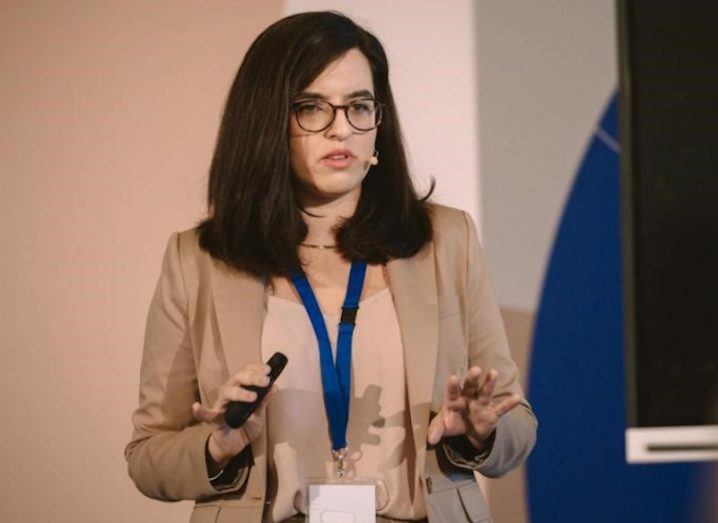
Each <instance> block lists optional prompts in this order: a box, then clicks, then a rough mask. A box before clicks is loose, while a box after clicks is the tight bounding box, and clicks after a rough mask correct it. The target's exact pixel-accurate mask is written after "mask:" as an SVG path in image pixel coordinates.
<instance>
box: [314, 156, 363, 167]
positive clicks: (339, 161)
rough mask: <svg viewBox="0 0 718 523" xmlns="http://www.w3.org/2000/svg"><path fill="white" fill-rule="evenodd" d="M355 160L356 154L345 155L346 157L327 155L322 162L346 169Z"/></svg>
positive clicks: (329, 165)
mask: <svg viewBox="0 0 718 523" xmlns="http://www.w3.org/2000/svg"><path fill="white" fill-rule="evenodd" d="M354 160H355V157H354V156H344V158H339V157H338V156H335V157H331V156H325V157H324V158H322V163H323V164H324V165H326V166H328V167H331V168H332V169H344V168H346V167H349V166H350V165H351V164H352V162H353V161H354Z"/></svg>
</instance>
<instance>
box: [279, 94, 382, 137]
mask: <svg viewBox="0 0 718 523" xmlns="http://www.w3.org/2000/svg"><path fill="white" fill-rule="evenodd" d="M381 108H382V104H381V103H380V102H377V101H376V100H371V99H367V100H357V101H354V102H352V103H350V104H348V105H334V104H331V103H329V102H327V101H326V100H307V101H304V102H296V103H293V104H292V111H293V112H294V116H295V117H296V119H297V124H299V127H301V128H302V129H304V130H305V131H309V132H311V133H318V132H320V131H323V130H325V129H328V128H329V126H331V125H332V123H333V122H334V119H335V118H336V116H337V109H341V110H342V111H344V115H345V116H346V117H347V121H348V122H349V125H351V126H352V127H353V128H354V129H356V130H357V131H371V130H372V129H375V128H376V127H378V126H379V124H380V123H381Z"/></svg>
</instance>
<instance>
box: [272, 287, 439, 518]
mask: <svg viewBox="0 0 718 523" xmlns="http://www.w3.org/2000/svg"><path fill="white" fill-rule="evenodd" d="M339 316H340V315H339V314H335V315H327V314H325V315H324V321H325V323H326V325H327V331H328V332H329V339H330V340H331V343H332V352H333V353H334V356H335V357H336V340H337V331H338V322H339ZM277 350H279V351H281V352H283V353H284V354H286V355H287V357H288V358H289V363H288V364H287V367H286V368H285V369H284V372H283V373H282V375H281V376H280V377H279V378H278V379H277V381H276V387H277V389H278V390H277V392H278V394H277V395H276V396H274V397H273V398H272V400H271V401H270V403H269V405H268V406H267V435H268V442H267V443H268V449H267V456H268V477H267V503H268V505H267V507H266V510H265V511H264V519H263V521H264V522H265V523H267V522H280V521H283V520H285V519H287V518H289V517H291V516H293V515H295V514H296V513H297V512H301V513H302V514H306V513H307V507H306V499H305V494H306V485H307V481H308V480H311V479H313V478H327V477H333V476H334V475H335V473H336V463H335V462H334V461H333V459H332V456H331V438H330V436H329V425H328V423H327V416H326V411H325V409H324V397H323V395H322V385H321V383H322V382H321V372H320V367H319V351H318V349H317V341H316V337H315V334H314V330H313V329H312V326H311V323H310V321H309V316H308V315H307V312H306V311H305V309H304V306H303V305H302V304H300V303H296V302H293V301H289V300H286V299H283V298H278V297H275V296H269V299H268V303H267V315H266V318H265V321H264V327H263V332H262V358H263V360H264V361H266V360H267V359H269V357H270V356H271V355H272V354H273V353H274V352H275V351H277ZM351 379H352V394H351V404H350V409H349V426H348V429H347V443H348V445H349V452H348V454H347V459H346V461H345V466H346V470H347V477H358V478H372V479H376V480H379V482H378V483H379V485H380V488H381V489H385V490H384V492H385V494H386V495H388V502H387V503H386V505H385V506H384V507H382V508H380V509H379V510H378V511H377V514H381V515H383V516H387V517H390V518H397V519H420V518H424V517H426V506H425V504H424V497H423V492H422V490H421V487H420V486H419V485H418V483H417V484H415V482H414V476H415V474H414V467H415V455H416V453H415V451H414V443H413V439H412V435H411V427H410V421H409V411H408V405H407V392H406V379H405V376H404V358H403V349H402V342H401V333H400V331H399V323H398V320H397V317H396V310H395V309H394V302H393V299H392V295H391V292H390V290H389V289H388V288H386V289H384V290H382V291H379V292H377V293H375V294H373V295H371V296H369V297H368V298H366V299H364V301H362V302H361V303H360V307H359V312H358V314H357V324H356V328H355V330H354V341H353V345H352V377H351Z"/></svg>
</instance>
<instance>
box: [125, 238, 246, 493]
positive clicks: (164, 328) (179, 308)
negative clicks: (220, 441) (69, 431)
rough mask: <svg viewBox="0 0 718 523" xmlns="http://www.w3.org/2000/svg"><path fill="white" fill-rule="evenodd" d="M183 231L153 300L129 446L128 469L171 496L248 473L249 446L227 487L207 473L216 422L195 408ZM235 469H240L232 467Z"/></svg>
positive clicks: (208, 489) (145, 486) (142, 486)
mask: <svg viewBox="0 0 718 523" xmlns="http://www.w3.org/2000/svg"><path fill="white" fill-rule="evenodd" d="M179 241H180V237H179V234H178V233H173V234H172V236H171V237H170V239H169V242H168V244H167V248H166V249H165V254H164V259H163V262H162V270H161V273H160V277H159V280H158V282H157V286H156V288H155V292H154V295H153V297H152V301H151V303H150V308H149V313H148V316H147V325H146V329H145V341H144V350H143V354H142V366H141V370H140V398H139V407H138V408H137V409H136V410H135V412H134V413H133V415H132V423H133V426H134V430H133V434H132V439H131V441H130V443H129V444H128V445H127V446H126V448H125V458H126V459H127V463H128V472H129V475H130V477H131V478H132V480H133V481H134V482H135V484H136V485H137V488H138V489H139V490H140V491H141V492H142V493H143V494H145V495H147V496H149V497H151V498H155V499H160V500H165V501H175V500H180V499H202V498H205V497H210V496H213V495H217V494H219V493H221V492H227V491H233V490H237V489H239V488H240V487H241V486H242V485H243V484H244V482H245V481H246V479H247V476H248V471H249V467H248V466H243V465H245V463H244V461H243V460H246V458H247V454H251V453H245V452H243V453H240V454H239V455H238V456H236V457H235V459H233V460H232V462H230V466H229V467H227V468H225V472H226V473H227V474H226V475H225V474H223V477H228V476H229V475H231V476H233V477H232V478H231V479H232V480H231V481H230V483H229V484H228V485H226V487H225V488H222V489H221V490H219V489H218V488H215V487H214V486H213V485H212V484H211V483H210V479H209V477H208V473H207V464H206V455H205V452H206V444H207V440H208V439H209V435H210V429H209V427H208V426H206V425H204V424H200V423H198V422H197V421H196V420H195V419H194V417H193V416H192V403H193V402H194V401H198V398H199V394H198V390H197V373H196V370H195V361H194V354H193V350H192V342H191V336H190V329H189V315H188V312H187V311H188V307H187V305H188V304H187V293H186V290H185V285H184V280H183V276H182V266H181V261H180V250H179ZM230 472H232V474H230Z"/></svg>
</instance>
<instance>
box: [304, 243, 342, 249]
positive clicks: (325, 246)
mask: <svg viewBox="0 0 718 523" xmlns="http://www.w3.org/2000/svg"><path fill="white" fill-rule="evenodd" d="M299 245H301V246H302V247H310V248H312V249H336V248H337V246H336V245H319V244H316V243H300V244H299Z"/></svg>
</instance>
